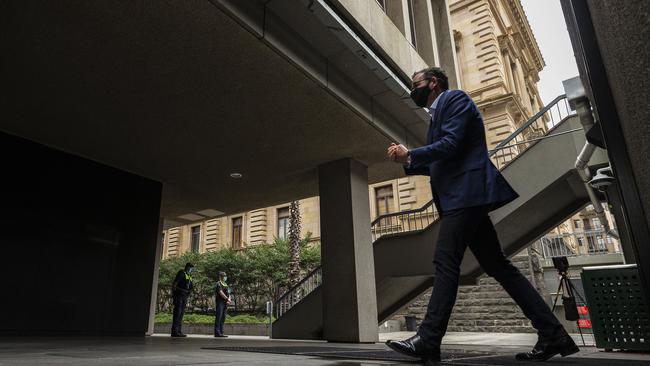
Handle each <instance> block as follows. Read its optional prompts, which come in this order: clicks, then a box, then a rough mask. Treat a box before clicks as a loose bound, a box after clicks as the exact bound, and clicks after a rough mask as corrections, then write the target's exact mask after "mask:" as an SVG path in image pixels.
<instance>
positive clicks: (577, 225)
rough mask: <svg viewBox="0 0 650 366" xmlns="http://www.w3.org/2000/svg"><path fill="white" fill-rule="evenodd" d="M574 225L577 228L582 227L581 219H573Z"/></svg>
mask: <svg viewBox="0 0 650 366" xmlns="http://www.w3.org/2000/svg"><path fill="white" fill-rule="evenodd" d="M573 227H574V228H576V229H578V228H580V220H573Z"/></svg>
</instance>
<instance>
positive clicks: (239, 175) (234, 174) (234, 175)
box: [230, 173, 243, 179]
mask: <svg viewBox="0 0 650 366" xmlns="http://www.w3.org/2000/svg"><path fill="white" fill-rule="evenodd" d="M241 177H243V175H242V174H241V173H230V178H235V179H239V178H241Z"/></svg>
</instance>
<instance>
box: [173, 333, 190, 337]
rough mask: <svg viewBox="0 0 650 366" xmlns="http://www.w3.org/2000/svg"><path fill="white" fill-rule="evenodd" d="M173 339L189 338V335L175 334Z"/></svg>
mask: <svg viewBox="0 0 650 366" xmlns="http://www.w3.org/2000/svg"><path fill="white" fill-rule="evenodd" d="M172 337H174V338H183V337H187V334H182V333H174V334H172Z"/></svg>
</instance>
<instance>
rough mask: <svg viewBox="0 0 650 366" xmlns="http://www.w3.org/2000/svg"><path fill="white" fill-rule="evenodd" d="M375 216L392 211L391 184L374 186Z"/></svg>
mask: <svg viewBox="0 0 650 366" xmlns="http://www.w3.org/2000/svg"><path fill="white" fill-rule="evenodd" d="M375 203H376V207H377V216H379V215H383V214H387V213H389V212H393V185H392V184H391V185H387V186H381V187H377V188H375Z"/></svg>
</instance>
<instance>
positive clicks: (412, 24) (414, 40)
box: [406, 0, 418, 50]
mask: <svg viewBox="0 0 650 366" xmlns="http://www.w3.org/2000/svg"><path fill="white" fill-rule="evenodd" d="M406 4H407V5H408V11H409V28H410V29H411V39H409V41H410V42H411V46H413V48H415V49H416V50H417V49H418V39H417V37H416V35H415V13H414V8H413V0H407V2H406Z"/></svg>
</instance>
